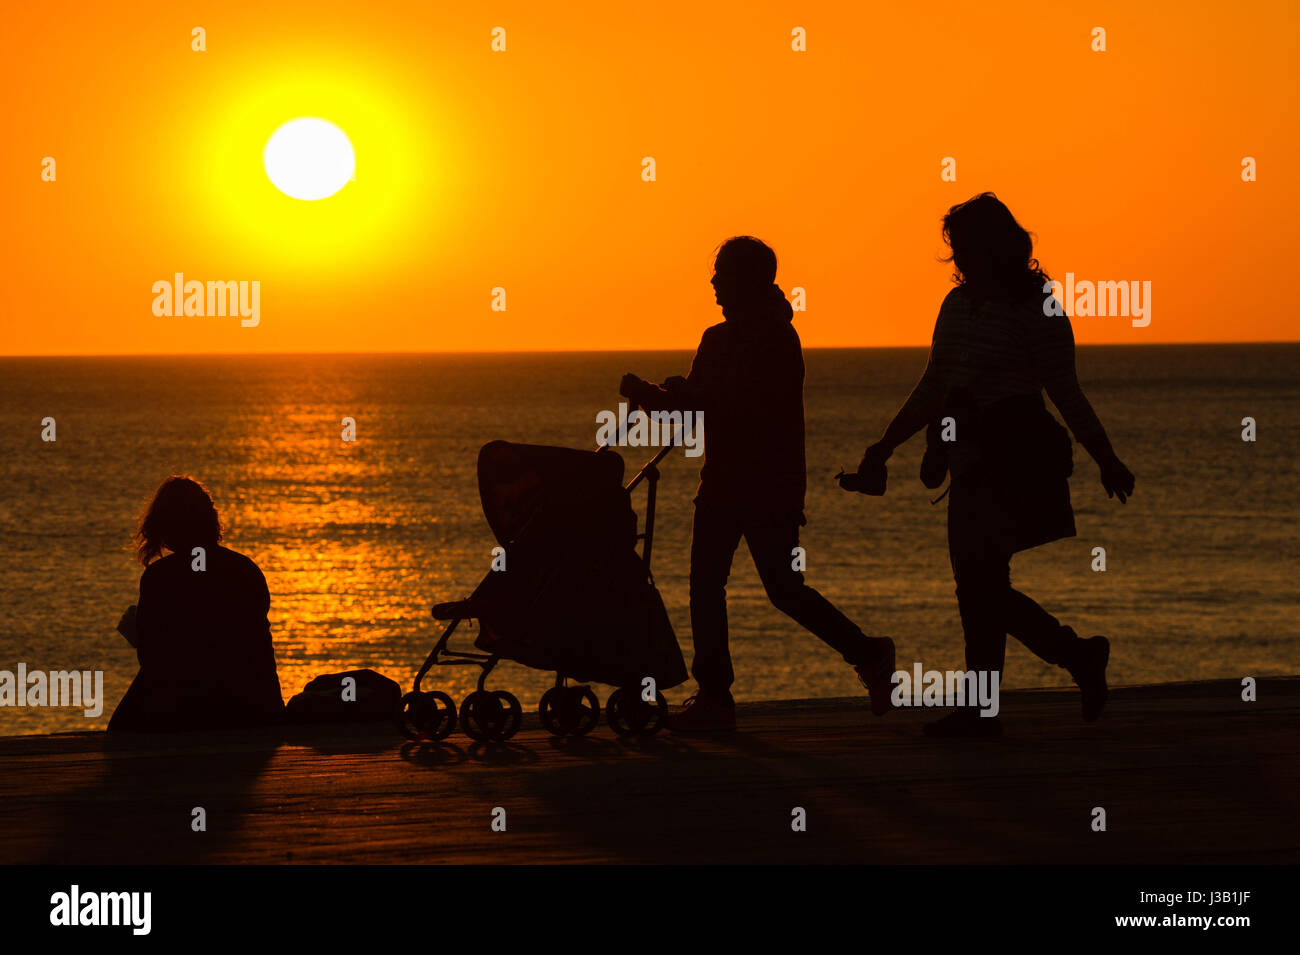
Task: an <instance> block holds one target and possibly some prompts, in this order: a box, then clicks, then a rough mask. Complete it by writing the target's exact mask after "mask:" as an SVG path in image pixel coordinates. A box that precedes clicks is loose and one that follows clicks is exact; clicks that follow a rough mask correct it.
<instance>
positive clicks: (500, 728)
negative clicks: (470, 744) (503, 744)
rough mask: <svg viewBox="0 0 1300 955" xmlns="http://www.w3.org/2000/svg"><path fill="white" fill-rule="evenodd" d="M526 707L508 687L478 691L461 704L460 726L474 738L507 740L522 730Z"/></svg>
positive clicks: (466, 733)
mask: <svg viewBox="0 0 1300 955" xmlns="http://www.w3.org/2000/svg"><path fill="white" fill-rule="evenodd" d="M523 715H524V711H523V707H521V706H520V705H519V700H518V699H517V698H516V697H515V695H514V694H513V693H507V692H506V691H505V690H496V691H494V692H489V691H487V690H475V691H474V692H473V693H471V694H470V695H469V696H467V697H465V699H464V701H463V702H462V703H461V704H460V725H461V727H462V728H463V729H464V730H465V735H466V736H468V737H469V738H470V739H474V740H480V741H482V740H506V739H509V738H510V737H512V736H514V735H515V733H517V732H518V731H519V723H520V721H521V720H522V719H523Z"/></svg>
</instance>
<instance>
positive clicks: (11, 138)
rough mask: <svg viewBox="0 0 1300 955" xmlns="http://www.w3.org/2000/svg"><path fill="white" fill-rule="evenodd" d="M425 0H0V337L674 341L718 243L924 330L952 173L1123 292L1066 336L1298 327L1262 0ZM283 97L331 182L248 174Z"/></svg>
mask: <svg viewBox="0 0 1300 955" xmlns="http://www.w3.org/2000/svg"><path fill="white" fill-rule="evenodd" d="M437 6H440V5H435V4H430V3H427V2H421V3H411V4H399V3H380V2H376V3H365V4H358V3H331V2H322V0H312V2H302V3H300V2H287V3H285V2H277V3H274V4H271V3H266V2H257V3H249V2H242V0H222V2H214V3H210V4H186V3H180V2H157V3H135V4H125V5H121V6H119V5H94V6H92V5H90V4H85V3H58V2H54V3H43V4H27V5H23V6H20V7H16V8H14V9H13V10H11V11H10V13H9V17H8V19H9V23H8V24H7V26H6V29H5V31H4V36H3V37H2V38H0V54H2V57H0V63H2V64H3V65H2V66H0V69H3V71H4V73H5V77H4V81H5V82H4V88H5V93H4V95H5V98H6V103H5V111H4V116H5V136H4V139H5V149H4V151H3V153H4V154H3V159H2V160H0V161H2V162H3V164H4V169H3V183H4V190H5V195H4V197H3V198H4V201H3V206H4V215H5V217H6V219H7V220H8V221H7V222H6V228H5V230H4V236H3V240H2V241H3V243H4V246H3V250H0V251H2V252H3V261H4V269H5V278H6V281H5V295H4V306H3V309H4V340H3V342H2V343H0V353H4V354H60V353H63V354H66V353H77V354H85V353H142V352H161V353H170V352H260V351H357V350H364V351H403V350H412V351H426V350H444V349H452V350H460V349H539V348H541V349H546V348H557V349H558V348H630V349H640V348H676V347H692V346H694V345H695V344H696V343H697V342H698V340H699V334H700V331H701V329H702V328H703V327H704V326H706V325H708V324H711V323H712V322H714V321H717V320H718V318H719V316H718V314H717V311H716V307H715V306H714V305H713V302H712V295H711V290H710V287H709V284H708V278H709V274H710V267H711V252H712V250H713V249H714V248H715V246H716V245H717V244H718V243H719V242H720V241H721V240H722V239H724V238H726V237H727V236H729V235H732V234H737V233H752V234H755V235H758V236H760V237H762V238H764V239H765V240H767V241H768V242H769V243H770V244H771V245H773V247H774V248H775V249H776V251H777V254H778V256H779V258H780V262H781V266H780V274H779V276H778V279H779V281H780V282H781V284H782V286H783V287H784V288H786V290H787V291H789V290H790V288H792V287H794V286H802V287H803V288H805V289H806V290H807V302H808V310H807V311H806V312H805V313H802V314H800V315H798V316H797V323H798V324H797V327H798V328H799V330H800V332H801V334H802V337H803V341H804V343H805V345H808V346H843V345H903V344H925V343H927V342H928V341H929V337H930V333H931V330H932V327H933V321H934V316H935V313H936V311H937V308H938V305H939V301H940V300H941V298H942V296H943V295H944V293H945V291H946V289H947V287H948V273H949V268H948V267H947V266H944V265H941V264H938V263H937V262H936V257H937V256H938V255H939V254H940V253H941V252H942V245H941V242H940V237H939V231H938V220H939V217H940V216H941V214H942V212H943V211H944V209H946V208H947V206H949V205H950V204H952V203H953V202H956V201H960V200H962V199H965V198H968V197H969V196H971V195H973V194H974V193H976V192H979V191H982V190H985V189H992V190H994V191H996V192H997V193H998V195H999V196H1001V197H1002V198H1003V199H1004V200H1005V201H1006V202H1007V203H1008V204H1009V205H1010V206H1011V208H1012V210H1013V211H1014V212H1015V213H1016V215H1017V216H1018V217H1019V218H1020V220H1021V222H1022V223H1023V224H1024V225H1025V226H1026V227H1028V228H1029V229H1031V230H1033V231H1034V232H1035V233H1036V234H1037V236H1038V253H1039V256H1040V258H1041V260H1042V263H1043V265H1044V266H1045V267H1046V268H1047V269H1048V271H1050V272H1052V273H1053V274H1054V275H1059V277H1062V278H1063V277H1064V273H1065V272H1066V271H1072V272H1074V274H1075V275H1076V277H1078V278H1080V279H1093V280H1142V281H1150V282H1151V283H1152V322H1151V324H1150V326H1148V327H1146V328H1134V327H1132V325H1131V323H1130V322H1129V320H1128V319H1126V318H1076V319H1075V321H1074V325H1075V333H1076V337H1077V338H1078V339H1079V340H1080V341H1081V342H1132V343H1147V342H1173V341H1240V340H1293V339H1295V338H1296V337H1297V334H1296V330H1295V328H1296V326H1295V322H1294V318H1293V314H1292V313H1293V309H1291V308H1290V307H1288V306H1286V305H1285V304H1284V303H1285V302H1286V301H1287V300H1288V299H1289V296H1288V295H1287V292H1286V289H1285V286H1284V285H1283V282H1284V279H1285V277H1288V276H1291V275H1293V274H1294V273H1295V264H1294V259H1295V252H1296V250H1297V241H1296V239H1295V238H1294V237H1295V235H1296V225H1295V223H1296V220H1297V213H1298V212H1300V201H1298V200H1300V185H1298V184H1297V176H1298V174H1300V170H1297V167H1296V155H1297V151H1298V147H1300V117H1298V116H1297V110H1296V102H1297V96H1298V95H1300V92H1298V91H1300V82H1297V80H1298V76H1297V74H1298V73H1300V70H1298V69H1297V63H1300V4H1297V3H1294V2H1290V0H1280V2H1276V3H1243V2H1234V3H1227V2H1224V3H1214V4H1205V3H1201V2H1189V0H1182V2H1171V3H1142V4H1132V3H1128V2H1123V3H1107V2H1091V3H1086V4H1055V3H1052V4H1039V3H1000V4H997V9H996V10H994V9H991V5H988V4H944V5H940V6H934V5H926V4H890V5H886V6H882V7H880V8H878V9H877V8H874V5H871V7H870V8H867V9H864V8H863V7H862V6H860V5H858V4H855V3H854V4H851V3H843V4H809V3H802V2H801V3H789V2H786V3H770V2H763V3H744V4H741V3H732V4H727V5H725V8H724V6H723V5H720V4H715V3H689V4H685V3H683V4H675V3H655V4H650V5H646V4H626V5H623V4H619V5H615V4H610V3H608V2H598V3H581V4H579V3H567V4H558V5H556V4H538V3H535V2H530V3H495V4H492V5H488V6H484V5H478V4H456V5H451V6H452V7H453V8H452V9H434V8H436V7H437ZM553 6H560V7H563V12H553V11H551V10H549V9H547V8H549V7H553ZM469 8H475V9H469ZM196 26H201V27H203V28H204V29H205V30H206V31H207V50H206V52H202V53H197V52H193V51H192V50H191V48H190V42H191V29H192V28H193V27H196ZM496 26H501V27H504V28H505V30H506V43H507V50H506V52H504V53H494V52H492V50H491V48H490V43H491V30H492V28H493V27H496ZM1095 26H1102V27H1105V28H1106V30H1107V46H1108V49H1107V51H1106V52H1105V53H1094V52H1092V50H1091V49H1090V42H1091V41H1090V31H1091V30H1092V28H1093V27H1095ZM794 27H804V28H805V29H806V30H807V37H808V40H807V45H808V50H807V52H804V53H796V52H792V51H791V49H790V33H791V30H792V28H794ZM297 115H316V116H322V117H324V118H326V119H331V120H332V121H333V122H336V123H338V124H339V125H340V126H341V127H342V128H343V129H344V130H345V131H346V132H348V133H349V135H350V136H351V137H352V138H353V143H354V146H355V148H356V154H357V179H356V181H355V182H353V183H350V184H349V185H348V186H346V187H345V188H344V190H343V191H342V192H340V193H339V194H338V195H336V196H334V197H331V198H329V199H324V200H320V201H319V202H315V203H302V202H300V201H299V200H294V199H290V198H288V197H286V196H283V195H281V194H280V193H278V192H277V191H275V189H274V187H273V186H272V185H271V184H270V182H269V181H268V180H267V179H266V177H265V175H264V174H263V173H262V170H261V149H262V146H263V144H264V143H265V141H266V138H267V137H268V136H269V135H270V134H271V133H272V132H273V131H274V130H275V128H276V127H277V126H278V125H279V124H280V123H282V122H284V121H287V120H289V119H291V118H294V116H297ZM46 156H51V157H54V159H55V161H56V163H57V167H56V169H57V179H56V181H54V182H44V181H42V179H41V163H42V159H43V158H44V157H46ZM645 156H652V157H654V158H655V160H656V163H657V175H658V179H657V181H656V182H652V183H647V182H643V181H642V179H641V160H642V157H645ZM945 156H952V157H954V158H955V159H956V161H957V181H956V182H942V181H941V180H940V175H939V173H940V161H941V159H942V158H943V157H945ZM1244 156H1253V157H1255V158H1256V160H1257V161H1258V176H1259V180H1258V181H1257V182H1253V183H1244V182H1242V180H1241V160H1242V157H1244ZM178 271H179V272H183V273H184V274H185V275H186V277H187V278H194V279H199V280H204V281H206V280H232V279H233V280H241V279H243V280H254V279H255V280H258V281H260V283H261V321H260V324H259V325H258V326H257V327H256V328H242V327H241V326H240V323H239V321H238V320H237V319H231V318H217V317H204V318H196V317H190V318H183V317H158V316H155V315H154V314H153V311H152V308H151V305H152V302H153V297H154V296H153V293H152V285H153V283H154V282H155V281H158V280H161V279H167V280H170V279H171V277H172V275H173V273H175V272H178ZM497 286H500V287H503V288H505V290H506V302H507V309H506V311H504V312H494V311H492V310H491V308H490V305H491V302H492V295H491V293H492V289H493V288H494V287H497Z"/></svg>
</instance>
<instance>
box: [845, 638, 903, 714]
mask: <svg viewBox="0 0 1300 955" xmlns="http://www.w3.org/2000/svg"><path fill="white" fill-rule="evenodd" d="M867 639H868V640H869V641H870V642H871V643H872V645H873V646H875V648H876V659H875V661H874V662H873V663H860V664H858V665H857V666H855V667H854V668H853V670H854V672H856V673H857V675H858V682H860V683H861V684H862V685H863V686H865V687H866V688H867V693H868V694H869V695H870V696H871V712H872V713H874V714H876V716H884V715H885V714H886V713H888V712H889V711H890V710H891V709H893V706H894V703H893V694H894V641H893V640H891V639H889V637H868V638H867Z"/></svg>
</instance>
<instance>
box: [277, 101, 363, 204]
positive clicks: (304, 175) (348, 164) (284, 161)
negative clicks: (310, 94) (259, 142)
mask: <svg viewBox="0 0 1300 955" xmlns="http://www.w3.org/2000/svg"><path fill="white" fill-rule="evenodd" d="M262 164H263V165H264V166H265V167H266V175H267V177H268V178H269V179H270V180H271V182H272V183H274V184H275V187H276V188H277V189H279V190H280V191H281V192H283V193H284V194H285V195H286V196H291V197H292V198H294V199H303V200H307V201H311V200H316V199H326V198H328V197H330V196H332V195H334V194H335V193H336V192H338V191H339V190H340V189H342V188H343V187H344V186H346V185H347V184H348V183H349V182H350V181H351V180H352V178H353V174H354V173H355V171H356V155H355V154H354V153H353V151H352V142H351V140H349V139H348V137H347V134H346V133H345V132H343V130H341V129H339V128H338V127H337V126H335V125H334V124H333V123H331V122H330V121H329V120H325V119H317V118H315V117H303V118H300V119H293V120H290V121H289V122H287V123H285V124H284V125H283V126H281V127H280V128H279V129H277V130H276V131H275V132H274V133H272V134H271V138H270V139H269V140H267V142H266V148H265V149H263V150H262Z"/></svg>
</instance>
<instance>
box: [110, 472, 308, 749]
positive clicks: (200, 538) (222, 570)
mask: <svg viewBox="0 0 1300 955" xmlns="http://www.w3.org/2000/svg"><path fill="white" fill-rule="evenodd" d="M220 541H221V522H220V520H219V519H218V517H217V509H216V507H215V506H214V505H213V503H212V498H211V497H209V496H208V492H207V491H206V490H205V489H204V488H203V486H202V485H201V484H199V483H198V482H197V481H193V480H191V479H190V478H187V477H175V476H173V477H169V478H168V479H167V480H166V481H164V482H163V483H162V486H161V487H159V488H158V492H157V493H156V494H155V495H154V498H153V501H152V503H150V505H149V507H148V510H147V511H146V512H145V514H144V517H143V518H142V519H141V521H140V529H139V530H138V531H137V532H136V544H137V550H138V553H139V558H140V563H141V564H143V565H144V567H145V571H144V574H143V576H141V578H140V602H139V604H138V605H133V606H132V607H130V608H129V609H128V610H127V612H126V613H125V614H124V615H123V617H122V620H121V622H120V623H119V624H118V630H119V631H120V632H121V633H122V635H123V636H124V637H126V638H127V640H128V642H130V643H131V645H132V646H134V647H135V648H136V650H137V656H138V657H139V660H140V672H139V673H138V674H137V675H136V678H135V680H134V681H133V682H132V683H131V687H130V689H128V690H127V692H126V696H124V697H123V698H122V702H121V703H119V704H118V707H117V709H116V710H115V711H114V713H113V718H112V719H111V720H110V721H109V724H108V728H109V730H110V731H112V730H129V731H133V732H136V731H149V730H156V731H170V730H189V729H215V728H219V727H243V726H255V725H260V724H267V723H274V722H277V721H279V719H280V718H281V716H282V715H283V712H284V701H283V700H282V699H281V696H280V679H279V676H278V675H277V674H276V671H275V653H274V650H273V649H272V646H271V627H270V624H269V623H268V622H267V616H266V615H267V611H268V609H269V608H270V604H271V598H270V594H269V593H268V591H267V588H266V579H265V578H264V577H263V576H262V572H261V571H260V570H258V568H257V565H256V564H254V563H253V562H252V561H251V560H249V559H248V558H247V557H245V556H243V555H242V554H237V553H235V552H234V551H233V550H227V549H226V548H225V547H222V546H221V545H220ZM164 550H166V551H170V552H171V553H169V554H167V556H165V557H164V556H162V554H163V551H164Z"/></svg>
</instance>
